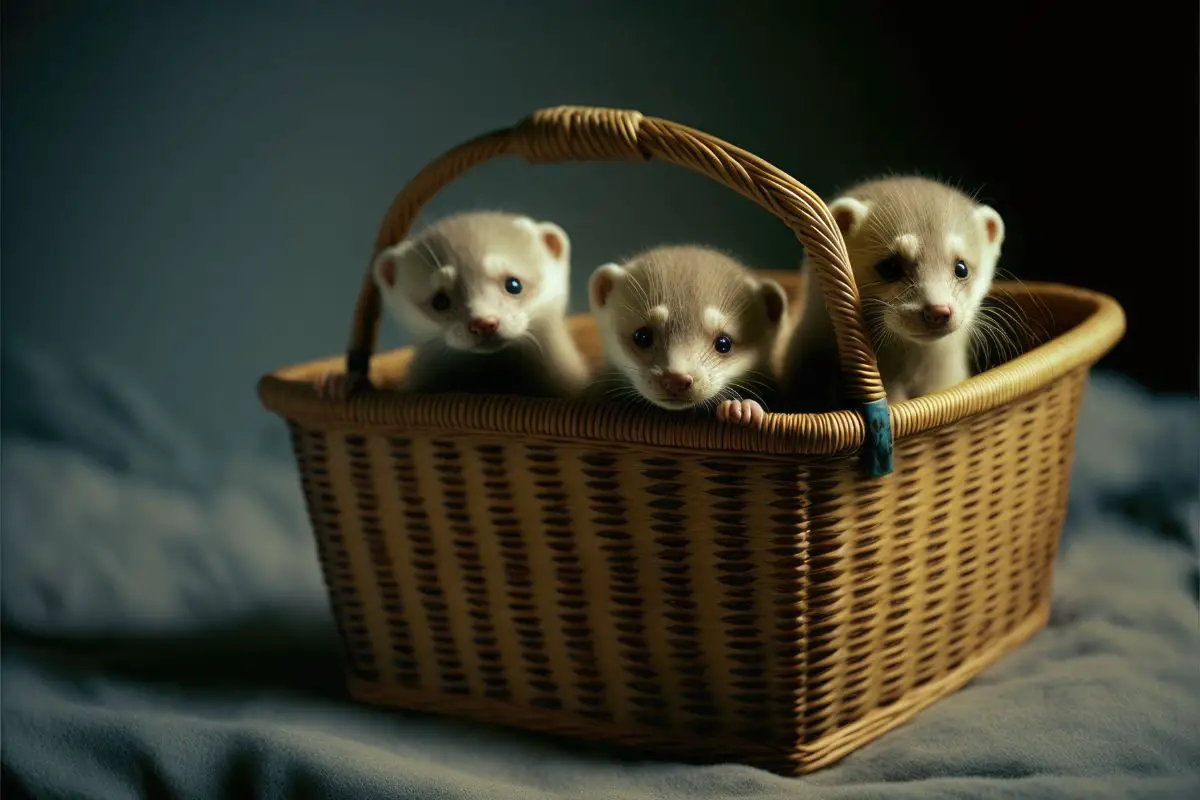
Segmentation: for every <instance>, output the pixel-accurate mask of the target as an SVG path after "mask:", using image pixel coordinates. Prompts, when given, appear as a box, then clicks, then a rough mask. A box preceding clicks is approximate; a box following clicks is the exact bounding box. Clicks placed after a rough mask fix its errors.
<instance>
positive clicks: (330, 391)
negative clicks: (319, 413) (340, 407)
mask: <svg viewBox="0 0 1200 800" xmlns="http://www.w3.org/2000/svg"><path fill="white" fill-rule="evenodd" d="M370 386H371V384H370V382H369V381H368V380H367V377H366V376H365V375H359V374H358V373H350V374H347V373H344V372H326V373H325V374H324V375H322V376H321V377H319V378H317V380H315V381H314V382H313V388H314V389H315V390H316V392H317V397H320V398H321V399H329V400H345V399H346V398H347V397H349V396H350V395H352V394H358V393H360V392H362V391H363V390H365V389H368V388H370Z"/></svg>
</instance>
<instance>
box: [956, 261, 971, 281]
mask: <svg viewBox="0 0 1200 800" xmlns="http://www.w3.org/2000/svg"><path fill="white" fill-rule="evenodd" d="M970 274H971V271H970V270H969V269H967V262H965V261H963V260H962V259H961V258H960V259H959V260H958V263H957V264H955V265H954V277H956V278H958V279H959V280H960V281H965V280H966V279H967V276H968V275H970Z"/></svg>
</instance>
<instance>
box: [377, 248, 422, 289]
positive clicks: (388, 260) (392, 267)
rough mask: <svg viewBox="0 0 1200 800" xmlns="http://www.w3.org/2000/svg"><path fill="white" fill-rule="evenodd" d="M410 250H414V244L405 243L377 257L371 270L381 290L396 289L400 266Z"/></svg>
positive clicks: (388, 249)
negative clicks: (397, 273)
mask: <svg viewBox="0 0 1200 800" xmlns="http://www.w3.org/2000/svg"><path fill="white" fill-rule="evenodd" d="M410 249H412V242H407V241H405V242H401V243H400V244H397V245H393V246H392V247H389V248H387V249H386V250H384V251H383V252H382V253H380V254H379V255H378V256H376V257H375V263H374V264H372V265H371V269H372V271H373V272H374V273H375V283H376V284H378V285H379V288H380V289H385V290H387V289H393V288H395V286H396V272H397V270H398V265H399V263H400V260H401V259H402V258H404V256H405V255H406V254H407V253H408V251H409V250H410Z"/></svg>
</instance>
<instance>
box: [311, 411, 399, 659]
mask: <svg viewBox="0 0 1200 800" xmlns="http://www.w3.org/2000/svg"><path fill="white" fill-rule="evenodd" d="M288 427H289V431H290V433H291V437H292V447H293V450H294V452H295V454H296V462H297V466H298V468H299V471H300V485H301V490H302V492H303V494H304V500H305V504H306V506H307V508H308V515H309V520H310V522H311V523H312V527H313V534H314V537H315V540H316V545H317V557H318V560H319V561H320V565H321V573H322V576H323V578H324V580H325V588H326V591H327V593H328V595H329V603H330V607H331V609H332V611H333V617H334V621H335V623H336V625H337V628H338V634H339V640H340V642H341V645H342V660H343V663H344V665H345V668H346V671H347V672H348V673H349V674H350V675H351V676H352V677H353V678H355V679H357V680H361V681H377V680H379V679H380V677H381V676H382V675H383V674H385V673H386V672H388V669H387V667H386V666H385V665H383V664H381V663H380V661H379V659H378V657H377V655H376V653H375V650H374V648H373V646H372V631H371V630H370V628H369V627H368V623H367V618H368V612H367V604H366V602H365V599H364V595H363V591H362V589H361V587H362V583H361V582H360V581H361V580H362V578H364V577H365V576H364V575H363V559H361V558H360V559H352V557H351V546H348V545H347V542H346V536H345V533H344V531H343V525H342V520H343V518H344V517H346V516H347V515H349V516H351V517H357V514H356V513H355V509H354V507H353V502H354V498H353V497H352V496H350V495H351V494H352V493H347V492H346V491H344V486H342V485H338V484H339V482H338V481H336V480H335V478H334V475H335V474H340V475H344V474H347V473H348V471H349V464H347V463H346V462H345V461H344V460H340V458H339V454H338V453H331V452H330V448H329V440H328V438H327V437H326V435H325V433H324V432H323V431H319V430H307V429H304V428H302V427H300V426H299V425H296V424H295V423H289V426H288ZM347 508H348V509H349V511H348V512H347Z"/></svg>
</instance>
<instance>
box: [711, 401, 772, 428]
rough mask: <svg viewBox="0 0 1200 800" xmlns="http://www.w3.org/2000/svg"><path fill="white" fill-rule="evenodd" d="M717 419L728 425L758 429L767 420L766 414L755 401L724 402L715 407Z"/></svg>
mask: <svg viewBox="0 0 1200 800" xmlns="http://www.w3.org/2000/svg"><path fill="white" fill-rule="evenodd" d="M717 419H718V420H720V421H721V422H727V423H729V424H730V425H746V426H748V427H752V428H758V427H760V426H761V425H762V424H763V422H764V421H766V419H767V412H766V411H765V410H763V407H762V406H761V405H759V403H758V401H756V400H726V401H725V402H723V403H721V405H719V406H717Z"/></svg>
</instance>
